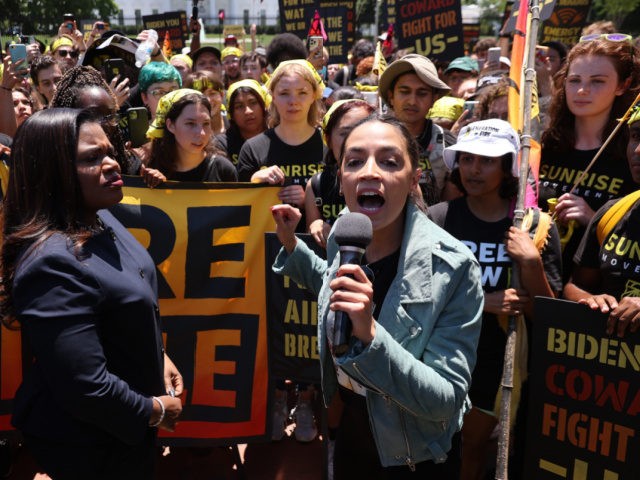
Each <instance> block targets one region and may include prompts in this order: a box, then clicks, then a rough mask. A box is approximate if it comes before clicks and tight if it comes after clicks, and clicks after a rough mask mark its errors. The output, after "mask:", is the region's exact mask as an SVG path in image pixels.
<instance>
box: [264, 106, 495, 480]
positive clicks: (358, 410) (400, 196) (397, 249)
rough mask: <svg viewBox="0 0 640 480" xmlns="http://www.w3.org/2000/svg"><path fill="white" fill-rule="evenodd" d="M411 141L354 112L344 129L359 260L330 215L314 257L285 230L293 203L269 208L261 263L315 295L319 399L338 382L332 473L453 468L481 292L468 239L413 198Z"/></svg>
mask: <svg viewBox="0 0 640 480" xmlns="http://www.w3.org/2000/svg"><path fill="white" fill-rule="evenodd" d="M418 152H419V150H418V145H417V144H416V143H415V140H414V139H413V135H411V133H410V132H409V131H408V130H407V128H406V127H405V126H404V125H403V124H402V123H401V122H399V121H398V120H397V119H395V118H393V117H389V116H379V115H373V116H371V117H368V118H366V119H364V120H362V121H361V122H359V123H357V124H356V125H355V126H354V127H353V129H352V130H351V131H350V133H349V134H348V135H347V136H346V138H345V140H344V147H343V154H342V156H341V158H340V160H339V163H338V177H339V182H340V188H341V190H342V193H343V194H344V199H345V203H346V205H347V208H348V210H349V212H350V213H348V214H347V215H353V214H354V212H355V213H357V214H360V215H364V216H366V217H368V218H369V219H370V221H371V227H372V230H373V234H372V236H371V237H370V238H371V241H370V243H369V245H368V246H367V247H366V250H365V253H364V258H363V259H362V263H363V264H367V266H368V268H364V269H363V267H361V266H360V265H354V264H344V265H340V258H339V257H340V255H339V254H338V245H337V244H336V238H335V235H334V234H335V232H336V230H337V226H338V225H339V224H340V220H341V218H339V219H338V220H337V221H336V227H334V229H333V232H332V234H330V235H329V239H328V241H327V260H326V261H325V260H322V259H320V258H319V257H317V256H316V255H315V254H314V253H313V252H312V251H311V250H310V249H309V248H308V247H307V246H306V245H305V244H304V243H303V242H299V241H298V240H297V239H296V237H295V231H296V227H297V223H298V222H299V220H300V218H301V213H300V211H299V210H298V209H296V208H294V207H292V206H291V205H276V206H274V207H272V209H271V210H272V214H273V217H274V219H275V222H276V234H277V235H278V238H279V240H280V241H281V242H282V245H283V248H282V250H281V251H280V253H279V255H278V257H277V258H276V262H275V264H274V266H273V269H274V271H275V272H276V273H280V274H282V275H288V276H290V277H291V279H292V280H293V281H295V282H297V283H299V284H301V285H304V286H306V287H307V288H309V289H310V290H311V291H312V292H314V293H315V294H317V295H318V308H319V311H318V341H319V348H320V352H319V353H320V367H321V370H322V387H323V393H324V401H325V404H327V405H328V404H329V403H330V402H331V400H332V398H333V396H334V395H336V394H337V393H338V392H339V394H340V396H341V398H342V399H343V401H344V404H345V407H344V411H343V414H342V418H341V422H340V427H339V430H338V433H337V438H336V444H335V457H334V474H335V475H334V478H335V479H336V480H342V479H353V478H367V479H394V480H396V479H403V478H438V479H445V478H446V479H456V478H458V475H459V461H460V457H459V454H460V452H459V444H458V443H459V434H458V433H457V432H459V430H460V428H461V427H462V419H463V416H464V414H465V412H466V411H467V410H468V407H469V400H468V397H467V391H468V389H469V385H470V382H471V371H472V370H473V367H474V365H475V360H476V348H477V342H478V336H479V334H480V317H481V314H482V304H483V293H482V287H481V280H480V270H479V268H478V263H477V261H476V260H475V258H473V255H472V254H471V252H470V251H469V249H468V248H466V247H464V246H463V245H462V243H461V242H460V241H458V240H456V239H455V238H453V237H452V236H451V235H449V234H448V233H447V232H445V231H444V230H442V229H440V228H439V227H437V226H436V225H435V224H433V223H432V222H431V221H429V219H428V218H427V216H426V214H425V213H424V211H423V210H422V208H421V207H420V205H423V203H422V198H421V195H420V193H419V190H418V189H417V186H418V181H419V179H420V173H421V172H420V167H419V166H418V165H419V153H418ZM365 270H367V271H370V272H372V273H373V274H374V277H373V280H370V279H369V277H368V276H367V275H366V274H365ZM336 311H340V312H343V313H346V314H347V315H348V317H349V319H350V323H351V325H352V336H351V337H350V339H349V341H348V347H347V350H346V353H344V354H343V355H341V356H339V355H337V352H336V350H333V349H332V346H333V345H334V341H333V338H334V331H333V327H332V325H333V323H334V320H335V318H336V313H335V312H336Z"/></svg>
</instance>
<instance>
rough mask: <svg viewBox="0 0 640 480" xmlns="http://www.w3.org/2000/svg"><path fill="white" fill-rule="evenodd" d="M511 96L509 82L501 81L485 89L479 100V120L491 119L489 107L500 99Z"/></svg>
mask: <svg viewBox="0 0 640 480" xmlns="http://www.w3.org/2000/svg"><path fill="white" fill-rule="evenodd" d="M507 95H509V81H508V80H507V79H501V80H500V81H499V82H498V83H496V84H495V85H491V86H489V87H486V88H484V89H483V91H482V94H481V95H480V97H479V98H478V102H479V103H478V108H479V118H480V120H486V119H487V118H489V107H490V106H491V104H492V103H493V102H494V101H495V100H496V99H498V98H500V97H505V96H507Z"/></svg>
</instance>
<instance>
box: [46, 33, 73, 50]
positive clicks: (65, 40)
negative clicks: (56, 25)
mask: <svg viewBox="0 0 640 480" xmlns="http://www.w3.org/2000/svg"><path fill="white" fill-rule="evenodd" d="M63 45H64V46H66V47H73V39H71V37H69V36H63V37H58V38H56V39H55V41H54V42H53V43H52V44H51V52H55V51H56V50H57V49H58V48H60V47H62V46H63Z"/></svg>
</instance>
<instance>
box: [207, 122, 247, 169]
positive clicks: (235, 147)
mask: <svg viewBox="0 0 640 480" xmlns="http://www.w3.org/2000/svg"><path fill="white" fill-rule="evenodd" d="M244 142H246V140H245V139H244V138H243V137H242V135H240V131H239V130H238V129H237V128H233V127H230V128H229V130H227V131H226V132H224V133H221V134H219V135H216V137H215V139H214V145H215V146H216V148H218V149H219V150H220V151H222V152H226V154H227V158H228V159H229V160H231V163H233V165H235V166H237V165H238V157H239V156H240V149H241V148H242V145H244Z"/></svg>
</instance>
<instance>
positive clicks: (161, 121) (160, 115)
mask: <svg viewBox="0 0 640 480" xmlns="http://www.w3.org/2000/svg"><path fill="white" fill-rule="evenodd" d="M191 93H195V94H196V95H201V96H202V93H200V92H199V91H197V90H192V89H190V88H181V89H179V90H174V91H173V92H169V93H167V94H166V95H164V96H163V97H162V98H161V99H160V101H159V102H158V107H157V108H156V118H155V120H154V121H153V123H152V124H151V125H149V129H148V130H147V138H149V139H151V140H153V139H154V138H162V137H163V136H164V127H165V122H166V120H167V114H168V113H169V110H171V107H173V105H174V104H175V103H176V102H177V101H178V100H180V99H181V98H182V97H184V96H185V95H189V94H191Z"/></svg>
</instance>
